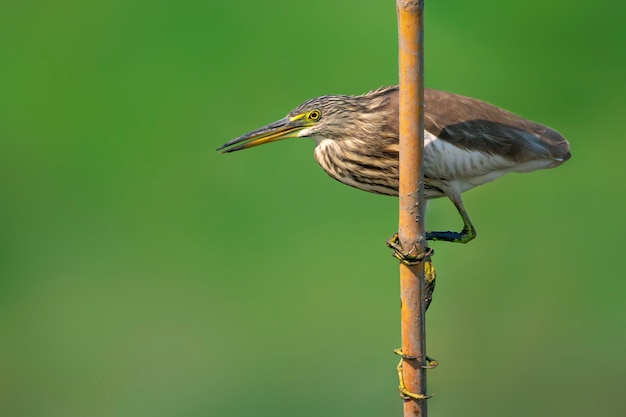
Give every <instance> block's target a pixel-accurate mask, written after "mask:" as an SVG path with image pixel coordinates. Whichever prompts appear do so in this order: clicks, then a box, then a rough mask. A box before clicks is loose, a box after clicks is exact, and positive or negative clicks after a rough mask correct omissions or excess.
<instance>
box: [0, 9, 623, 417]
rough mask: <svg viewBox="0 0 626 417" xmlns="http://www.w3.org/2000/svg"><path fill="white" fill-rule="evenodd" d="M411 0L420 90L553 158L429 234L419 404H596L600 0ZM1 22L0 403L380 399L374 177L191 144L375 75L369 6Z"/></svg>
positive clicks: (619, 308) (609, 239)
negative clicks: (425, 364)
mask: <svg viewBox="0 0 626 417" xmlns="http://www.w3.org/2000/svg"><path fill="white" fill-rule="evenodd" d="M426 3H427V4H426V83H427V85H428V86H430V87H435V88H440V89H445V90H448V91H453V92H456V93H460V94H465V95H470V96H474V97H477V98H481V99H483V100H486V101H489V102H492V103H494V104H497V105H499V106H502V107H504V108H507V109H509V110H511V111H514V112H516V113H518V114H521V115H523V116H525V117H528V118H530V119H532V120H536V121H538V122H543V123H546V124H548V125H550V126H552V127H553V128H555V129H557V130H559V131H560V132H561V133H563V134H564V135H565V136H566V137H567V138H568V139H569V140H570V142H571V144H572V153H573V159H572V160H571V161H570V162H568V163H567V164H565V165H564V166H562V167H560V168H558V169H556V170H548V171H541V172H535V173H532V174H529V175H509V176H506V177H505V178H503V179H501V180H499V181H497V182H495V183H493V184H489V185H486V186H484V187H481V188H479V189H477V190H474V191H472V192H470V193H467V194H466V195H465V199H466V205H467V207H468V210H469V212H470V215H471V216H472V219H473V220H474V223H475V224H476V226H477V228H478V231H479V238H478V239H477V240H476V241H474V242H472V243H471V244H469V245H466V246H461V245H452V244H443V243H439V244H435V246H434V248H435V249H436V251H437V255H436V257H435V263H436V266H437V269H438V273H439V280H438V284H437V291H436V292H435V300H434V303H433V305H432V307H431V309H430V311H429V314H428V336H429V338H428V348H429V352H430V354H431V355H432V356H434V357H436V358H437V359H439V361H440V362H441V365H440V366H439V368H437V369H436V370H434V371H431V372H429V392H431V393H435V394H436V396H435V397H434V398H433V399H432V400H430V402H429V405H430V412H431V415H433V416H465V417H468V416H502V415H507V416H527V415H550V416H568V417H571V416H589V415H598V416H622V415H623V412H624V411H623V410H624V394H623V389H624V387H625V386H626V354H625V353H626V352H625V351H626V348H625V346H626V311H625V308H624V305H625V302H624V293H625V291H626V280H625V279H624V278H625V276H624V266H625V265H624V262H623V260H624V257H625V256H624V253H623V250H624V245H623V242H624V240H623V239H624V236H626V221H625V220H624V214H625V209H624V205H625V203H626V197H625V192H624V185H623V180H624V178H625V176H626V170H625V169H624V163H623V155H624V152H626V140H625V138H624V133H623V127H622V126H623V120H624V117H625V116H624V111H625V110H626V105H625V103H626V100H625V99H624V97H625V93H626V88H625V83H624V74H626V54H625V53H624V48H625V46H626V32H625V29H624V21H625V20H624V19H625V18H626V13H625V11H626V5H625V4H624V3H619V2H609V1H608V0H604V1H599V2H596V3H594V5H593V7H592V8H591V7H590V5H589V4H588V3H584V2H577V3H572V2H567V1H564V0H556V1H551V2H545V1H539V0H534V1H526V2H502V1H497V0H488V1H483V2H478V3H477V2H465V1H459V0H455V1H447V2H428V1H427V2H426ZM0 43H1V44H0V193H1V194H0V196H1V202H0V229H1V230H2V232H1V233H0V332H1V333H0V334H1V341H0V415H1V416H3V417H4V416H6V417H56V416H59V417H73V416H76V417H85V416H89V417H100V416H102V417H104V416H107V417H108V416H133V417H142V416H244V415H251V414H254V415H257V416H346V415H359V416H377V417H378V416H398V415H400V414H401V401H400V400H399V399H398V396H397V390H396V386H397V379H396V375H395V372H394V367H395V365H396V362H397V357H395V356H394V355H393V354H392V349H393V348H395V347H397V346H399V343H400V340H399V308H398V298H399V291H398V276H397V270H398V266H397V262H396V261H395V260H394V259H393V258H392V257H391V253H390V251H389V250H388V249H387V248H386V247H385V244H384V241H385V239H386V238H387V237H388V236H389V235H390V234H391V233H392V232H393V231H394V230H396V227H397V202H396V200H395V199H392V198H387V197H382V196H377V195H371V194H367V193H363V192H360V191H358V190H354V189H351V188H349V187H346V186H343V185H341V184H339V183H337V182H335V181H333V180H331V179H329V178H328V177H327V176H326V175H325V174H324V173H323V171H322V170H321V169H320V168H319V167H318V166H317V163H316V162H315V160H314V159H313V147H314V144H313V142H312V141H308V140H307V141H304V140H303V141H298V140H292V141H287V142H282V143H280V144H274V145H268V146H267V147H261V148H257V149H254V150H251V151H247V152H241V153H237V154H232V155H220V154H218V153H216V152H215V148H216V147H217V146H219V145H220V144H222V143H224V142H225V141H227V140H230V139H232V138H234V137H236V136H238V135H240V134H243V133H245V132H247V131H249V130H252V129H254V128H256V127H259V126H261V125H263V124H265V123H268V122H271V121H273V120H275V119H277V118H279V117H282V116H284V115H285V114H286V113H287V112H288V111H289V110H291V109H292V108H293V107H295V106H296V105H297V104H299V103H300V102H302V101H304V100H306V99H308V98H311V97H314V96H317V95H322V94H332V93H345V94H359V93H363V92H366V91H368V90H370V89H372V88H376V87H379V86H383V85H390V84H395V83H396V82H397V71H398V69H397V33H396V16H395V4H394V2H392V1H379V2H369V3H367V4H364V3H363V2H360V1H355V0H351V1H345V2H333V1H318V2H282V1H276V0H270V1H265V2H254V1H240V2H224V1H222V2H219V1H215V2H211V1H202V2H201V1H186V0H183V1H179V2H163V1H154V0H153V1H117V0H113V1H106V2H105V1H92V2H83V1H43V2H21V3H18V2H11V3H10V4H9V3H7V4H3V5H2V7H1V11H0ZM429 224H430V226H431V227H432V228H440V229H448V228H457V227H459V226H460V220H459V218H458V216H457V214H456V212H455V211H454V209H453V207H452V205H451V204H450V203H449V202H447V201H443V200H441V201H435V202H433V203H431V204H430V205H429Z"/></svg>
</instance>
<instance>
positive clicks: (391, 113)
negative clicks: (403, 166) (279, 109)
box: [217, 87, 398, 153]
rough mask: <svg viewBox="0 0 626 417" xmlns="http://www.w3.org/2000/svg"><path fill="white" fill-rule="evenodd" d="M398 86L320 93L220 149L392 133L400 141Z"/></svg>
mask: <svg viewBox="0 0 626 417" xmlns="http://www.w3.org/2000/svg"><path fill="white" fill-rule="evenodd" d="M397 112H398V102H397V88H396V87H387V88H381V89H378V90H374V91H371V92H369V93H367V94H364V95H361V96H346V95H333V96H321V97H316V98H314V99H311V100H308V101H305V102H304V103H302V104H301V105H299V106H298V107H296V108H295V109H293V110H292V111H291V112H290V113H289V114H288V115H287V116H286V117H284V118H282V119H280V120H277V121H275V122H274V123H270V124H268V125H266V126H263V127H261V128H259V129H256V130H253V131H252V132H250V133H246V134H245V135H243V136H239V137H238V138H236V139H233V140H231V141H229V142H226V143H225V144H223V145H222V146H220V147H219V148H218V149H217V150H218V151H222V153H226V152H235V151H239V150H241V149H247V148H252V147H254V146H258V145H263V144H264V143H269V142H276V141H279V140H283V139H289V138H311V139H313V140H315V142H317V144H319V143H321V142H322V141H323V140H325V139H331V140H349V139H354V138H359V137H371V136H374V137H381V136H383V135H385V134H389V135H390V136H391V137H392V138H394V137H395V138H396V141H397V124H398V122H397V118H398V115H397Z"/></svg>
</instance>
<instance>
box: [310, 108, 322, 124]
mask: <svg viewBox="0 0 626 417" xmlns="http://www.w3.org/2000/svg"><path fill="white" fill-rule="evenodd" d="M320 117H322V113H320V111H319V110H312V111H311V112H310V113H309V120H313V121H314V122H315V121H318V120H319V119H320Z"/></svg>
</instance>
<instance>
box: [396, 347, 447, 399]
mask: <svg viewBox="0 0 626 417" xmlns="http://www.w3.org/2000/svg"><path fill="white" fill-rule="evenodd" d="M393 352H394V353H395V354H396V355H399V356H400V358H401V359H400V362H399V363H398V366H396V371H397V372H398V380H399V385H398V391H400V398H402V399H403V400H427V399H429V398H431V397H432V394H431V395H426V394H416V393H414V392H410V391H409V390H408V389H407V388H406V385H405V384H404V377H403V375H402V365H403V363H404V361H407V360H416V359H417V357H415V356H411V355H407V354H405V353H404V352H402V350H401V349H394V351H393ZM426 362H428V365H423V366H422V367H423V368H424V369H432V368H434V367H436V366H437V364H438V362H437V361H436V360H433V359H431V358H429V357H428V356H426Z"/></svg>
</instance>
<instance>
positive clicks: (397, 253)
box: [387, 233, 435, 265]
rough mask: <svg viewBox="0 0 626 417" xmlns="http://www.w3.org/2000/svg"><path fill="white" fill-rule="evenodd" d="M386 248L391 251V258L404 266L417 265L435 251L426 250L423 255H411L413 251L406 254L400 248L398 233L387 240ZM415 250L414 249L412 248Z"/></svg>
mask: <svg viewBox="0 0 626 417" xmlns="http://www.w3.org/2000/svg"><path fill="white" fill-rule="evenodd" d="M387 246H389V247H390V248H391V249H393V256H394V257H395V258H396V259H398V260H399V261H400V262H402V263H403V264H405V265H417V264H419V263H420V262H422V261H423V260H424V259H425V258H427V257H430V256H432V255H434V254H435V251H434V250H432V249H431V248H426V249H425V251H424V253H418V254H416V255H414V254H413V252H414V251H413V250H412V251H410V252H406V251H404V250H403V249H402V247H401V246H400V239H399V237H398V233H394V234H393V236H391V237H390V238H389V239H387ZM414 249H416V248H414ZM415 252H417V250H415Z"/></svg>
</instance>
